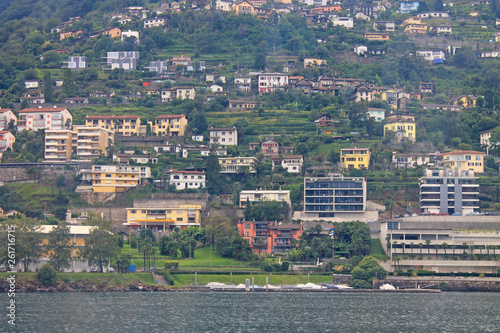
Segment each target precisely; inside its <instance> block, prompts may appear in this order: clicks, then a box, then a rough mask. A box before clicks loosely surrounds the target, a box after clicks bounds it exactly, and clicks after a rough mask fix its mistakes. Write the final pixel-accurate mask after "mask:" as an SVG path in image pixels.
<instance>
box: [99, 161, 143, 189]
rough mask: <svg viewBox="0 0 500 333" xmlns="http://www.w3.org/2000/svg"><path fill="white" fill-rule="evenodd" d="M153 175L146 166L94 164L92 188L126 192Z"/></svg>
mask: <svg viewBox="0 0 500 333" xmlns="http://www.w3.org/2000/svg"><path fill="white" fill-rule="evenodd" d="M149 177H151V169H150V168H149V167H146V166H131V165H123V166H122V165H94V166H92V189H93V190H94V192H96V193H115V192H125V191H127V190H129V189H132V188H135V187H137V186H138V185H139V184H141V183H142V181H143V180H144V179H146V178H149Z"/></svg>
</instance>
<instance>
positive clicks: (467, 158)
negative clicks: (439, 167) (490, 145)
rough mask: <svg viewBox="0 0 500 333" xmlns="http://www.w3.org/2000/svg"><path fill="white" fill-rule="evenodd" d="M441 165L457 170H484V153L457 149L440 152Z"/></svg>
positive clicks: (476, 171) (480, 171) (478, 171)
mask: <svg viewBox="0 0 500 333" xmlns="http://www.w3.org/2000/svg"><path fill="white" fill-rule="evenodd" d="M441 156H442V157H443V166H444V167H446V168H450V169H455V168H457V169H458V170H459V171H469V170H470V171H474V172H475V173H483V172H484V153H483V152H481V151H473V150H457V151H451V152H449V153H443V154H441Z"/></svg>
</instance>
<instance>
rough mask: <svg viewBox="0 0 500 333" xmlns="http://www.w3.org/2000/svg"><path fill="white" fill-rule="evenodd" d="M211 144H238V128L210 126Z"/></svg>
mask: <svg viewBox="0 0 500 333" xmlns="http://www.w3.org/2000/svg"><path fill="white" fill-rule="evenodd" d="M208 131H209V132H210V144H216V145H221V146H237V145H238V129H237V128H236V127H232V128H215V127H210V128H209V129H208Z"/></svg>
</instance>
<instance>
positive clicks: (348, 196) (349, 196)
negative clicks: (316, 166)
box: [304, 176, 366, 221]
mask: <svg viewBox="0 0 500 333" xmlns="http://www.w3.org/2000/svg"><path fill="white" fill-rule="evenodd" d="M365 210H366V181H365V179H364V178H344V177H342V176H331V177H320V178H310V177H306V178H305V179H304V214H305V217H314V218H331V217H340V218H347V219H348V220H349V221H351V220H357V219H359V217H360V216H361V217H360V218H363V214H362V213H364V212H365Z"/></svg>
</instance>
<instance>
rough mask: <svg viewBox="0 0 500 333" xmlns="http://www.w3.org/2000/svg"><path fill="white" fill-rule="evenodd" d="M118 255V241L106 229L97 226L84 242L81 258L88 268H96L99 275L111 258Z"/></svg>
mask: <svg viewBox="0 0 500 333" xmlns="http://www.w3.org/2000/svg"><path fill="white" fill-rule="evenodd" d="M118 253H119V247H118V241H117V239H116V237H115V236H114V235H113V234H112V233H111V232H110V230H109V229H108V228H105V227H103V226H99V227H97V228H94V229H92V231H91V232H90V234H89V237H88V238H87V239H86V240H85V246H84V247H83V249H82V252H81V257H82V258H84V259H86V260H87V263H88V265H89V266H97V267H98V268H99V270H100V271H101V273H103V272H104V266H107V265H108V264H109V262H110V260H111V259H112V258H114V257H115V256H116V255H117V254H118Z"/></svg>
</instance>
